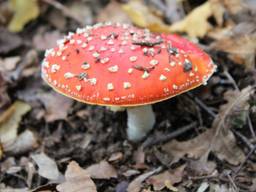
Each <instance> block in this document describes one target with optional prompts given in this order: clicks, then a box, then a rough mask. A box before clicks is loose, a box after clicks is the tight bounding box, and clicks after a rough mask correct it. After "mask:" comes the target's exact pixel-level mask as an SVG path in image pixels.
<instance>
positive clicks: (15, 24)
mask: <svg viewBox="0 0 256 192" xmlns="http://www.w3.org/2000/svg"><path fill="white" fill-rule="evenodd" d="M10 5H11V7H12V9H13V11H14V16H13V18H12V20H11V22H10V23H9V26H8V29H9V30H10V31H12V32H20V31H22V29H23V27H24V26H25V25H26V24H27V23H28V22H30V21H31V20H34V19H36V18H37V17H38V16H39V6H38V2H37V0H30V1H24V0H11V1H10Z"/></svg>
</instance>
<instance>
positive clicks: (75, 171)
mask: <svg viewBox="0 0 256 192" xmlns="http://www.w3.org/2000/svg"><path fill="white" fill-rule="evenodd" d="M65 179H66V181H65V182H64V183H61V184H59V185H57V190H58V191H59V192H85V191H86V192H97V190H96V186H95V184H94V182H93V181H92V180H91V178H90V176H89V174H88V173H87V171H86V170H84V169H82V168H81V167H80V166H79V165H78V164H77V163H76V162H75V161H71V162H70V163H69V164H68V168H67V170H66V172H65Z"/></svg>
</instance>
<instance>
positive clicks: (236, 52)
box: [211, 34, 256, 69]
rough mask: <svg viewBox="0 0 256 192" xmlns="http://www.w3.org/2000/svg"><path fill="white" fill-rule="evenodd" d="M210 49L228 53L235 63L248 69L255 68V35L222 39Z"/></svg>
mask: <svg viewBox="0 0 256 192" xmlns="http://www.w3.org/2000/svg"><path fill="white" fill-rule="evenodd" d="M211 47H212V48H213V49H217V50H221V51H223V52H226V53H228V57H229V58H230V59H231V60H233V61H234V62H235V63H238V64H243V65H245V66H246V67H247V68H248V69H254V68H255V54H256V34H255V35H240V36H234V37H227V38H223V39H221V40H219V41H217V42H216V43H213V44H212V45H211Z"/></svg>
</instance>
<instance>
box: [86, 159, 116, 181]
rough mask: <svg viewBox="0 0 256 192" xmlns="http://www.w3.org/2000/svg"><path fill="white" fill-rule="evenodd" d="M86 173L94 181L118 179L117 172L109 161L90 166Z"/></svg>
mask: <svg viewBox="0 0 256 192" xmlns="http://www.w3.org/2000/svg"><path fill="white" fill-rule="evenodd" d="M86 172H87V173H88V174H89V175H90V176H91V178H93V179H110V178H117V172H116V170H115V168H114V167H113V166H112V165H110V164H109V163H108V162H107V161H104V160H103V161H101V162H100V163H98V164H94V165H91V166H89V167H88V168H87V169H86Z"/></svg>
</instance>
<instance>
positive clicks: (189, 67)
mask: <svg viewBox="0 0 256 192" xmlns="http://www.w3.org/2000/svg"><path fill="white" fill-rule="evenodd" d="M57 44H58V46H57V47H56V48H54V49H50V50H47V51H46V53H45V59H44V60H43V62H42V77H43V79H44V80H45V81H46V82H47V83H48V84H49V85H50V86H51V87H52V88H53V89H55V90H56V91H57V92H59V93H62V94H64V95H66V96H68V97H71V98H73V99H75V100H78V101H81V102H84V103H88V104H95V105H103V106H110V107H111V106H112V107H125V108H126V109H127V113H128V129H127V134H128V138H129V139H130V140H132V141H138V140H141V139H142V138H143V137H144V136H145V135H146V134H147V133H148V132H149V131H150V130H151V129H152V128H153V126H154V124H155V115H154V113H153V110H152V107H151V104H153V103H156V102H160V101H163V100H166V99H169V98H171V97H174V96H176V95H179V94H181V93H183V92H186V91H188V90H191V89H193V88H195V87H198V86H199V85H201V84H205V83H206V81H207V80H208V79H209V77H210V76H211V75H212V74H213V72H214V70H215V68H216V67H215V65H214V64H213V62H212V60H211V58H210V57H209V56H208V55H207V54H206V53H204V52H203V51H202V50H201V49H200V48H198V47H197V46H196V45H194V44H192V43H191V42H189V41H187V40H186V39H184V38H182V37H179V36H177V35H158V34H152V33H150V32H149V30H147V29H144V30H143V29H138V28H136V27H133V26H130V25H127V24H119V23H117V24H112V23H105V24H102V23H100V24H96V25H94V26H87V27H86V28H83V29H77V31H76V33H69V35H68V36H66V37H64V39H63V40H60V41H58V42H57Z"/></svg>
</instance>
